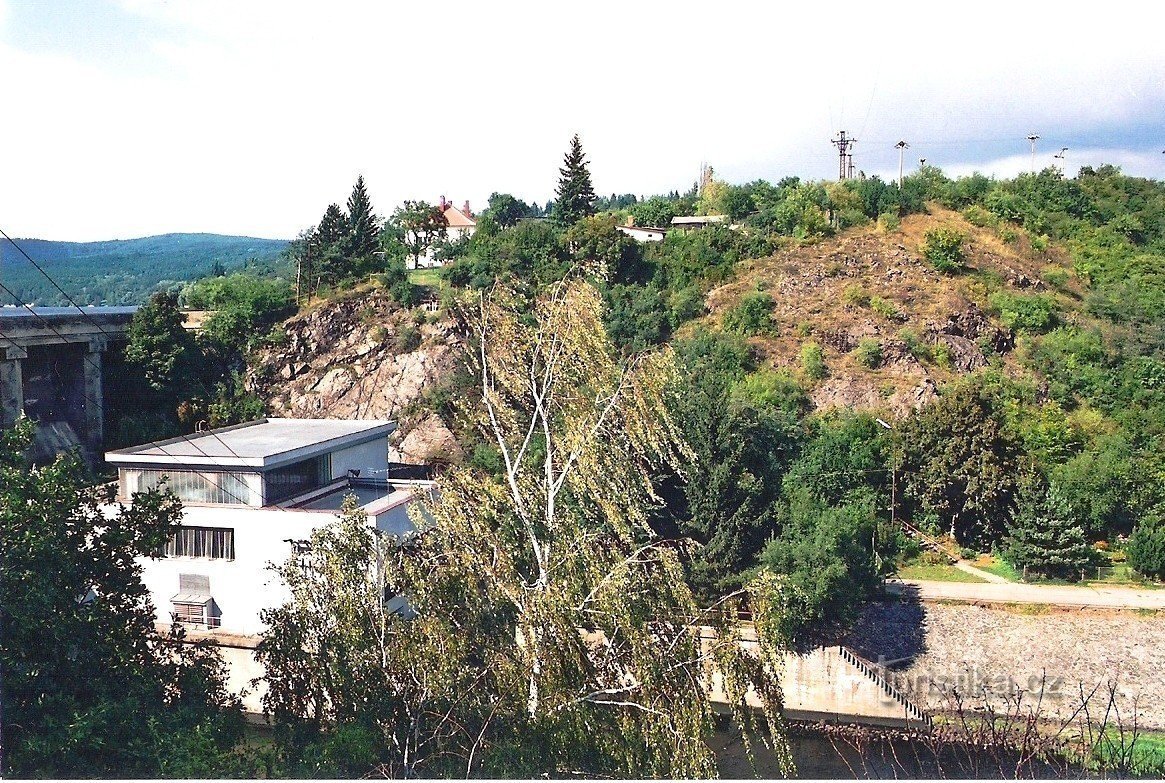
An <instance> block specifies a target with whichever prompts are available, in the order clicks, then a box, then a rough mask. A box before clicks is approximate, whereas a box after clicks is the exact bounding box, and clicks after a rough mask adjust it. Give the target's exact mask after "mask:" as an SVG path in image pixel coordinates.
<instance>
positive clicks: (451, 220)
mask: <svg viewBox="0 0 1165 783" xmlns="http://www.w3.org/2000/svg"><path fill="white" fill-rule="evenodd" d="M445 222H446V223H447V224H448V225H449V227H450V228H469V227H471V226H476V225H477V221H476V220H474V219H473V218H471V217H466V215H465V213H464V212H462V211H461V210H460V209H458V208H457V207H455V206H453V205H452V204H450V205H449V206H447V207H446V208H445Z"/></svg>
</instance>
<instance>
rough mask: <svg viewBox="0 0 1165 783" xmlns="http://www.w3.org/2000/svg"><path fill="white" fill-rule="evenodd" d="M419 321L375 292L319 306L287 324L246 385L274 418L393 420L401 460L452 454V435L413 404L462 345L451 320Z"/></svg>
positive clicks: (453, 361)
mask: <svg viewBox="0 0 1165 783" xmlns="http://www.w3.org/2000/svg"><path fill="white" fill-rule="evenodd" d="M418 320H419V319H418V318H417V315H416V312H415V311H408V310H402V309H401V308H400V307H399V306H398V305H397V304H396V303H395V302H394V301H393V300H392V299H391V298H390V297H389V296H388V295H386V294H384V293H382V292H378V291H372V292H369V293H366V294H363V295H352V296H349V297H345V298H343V299H339V300H335V301H331V302H327V303H324V304H323V305H321V306H319V307H317V308H316V309H314V310H311V311H309V312H306V313H302V314H300V315H297V316H295V317H294V318H292V319H290V320H288V321H287V322H286V323H284V325H283V328H284V330H285V334H286V340H285V341H284V342H283V343H282V344H281V345H278V346H276V347H272V348H267V349H265V350H264V351H262V352H261V353H260V354H259V356H258V357H257V360H256V361H255V362H254V363H253V365H252V367H251V370H250V373H249V376H248V387H249V388H250V389H251V390H252V391H254V392H255V393H257V394H258V395H259V396H260V397H262V398H263V399H264V400H265V401H266V402H267V405H268V409H269V410H270V412H271V414H272V415H275V416H293V417H298V418H327V417H335V418H341V419H393V420H395V421H397V422H398V423H399V425H400V428H399V429H398V431H397V433H396V434H395V435H394V437H393V439H392V441H393V443H394V444H396V448H397V454H395V455H394V457H396V458H399V459H400V460H401V461H403V462H426V461H432V460H439V459H442V458H444V457H449V456H455V455H456V451H457V446H456V442H455V441H454V438H453V435H452V433H450V432H449V430H448V429H447V428H445V426H444V424H443V423H442V422H441V420H440V418H439V417H437V416H434V415H431V414H429V413H428V412H427V411H421V410H419V407H418V405H417V403H418V402H419V400H420V399H421V398H422V397H423V396H424V394H425V393H426V392H427V391H428V390H430V389H431V388H433V387H434V386H435V385H436V384H437V383H438V382H439V380H440V379H441V378H443V377H445V376H446V375H447V374H449V373H450V372H451V371H452V370H453V368H454V367H455V365H456V363H457V362H458V361H459V360H460V357H461V351H462V345H463V342H462V339H461V337H460V336H459V335H458V334H457V333H456V331H455V325H454V324H453V323H452V322H449V321H437V322H435V323H429V322H427V321H423V322H418Z"/></svg>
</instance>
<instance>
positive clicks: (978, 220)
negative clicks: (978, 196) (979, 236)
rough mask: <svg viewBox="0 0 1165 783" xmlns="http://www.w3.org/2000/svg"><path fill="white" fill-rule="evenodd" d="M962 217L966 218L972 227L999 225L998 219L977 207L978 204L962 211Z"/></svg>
mask: <svg viewBox="0 0 1165 783" xmlns="http://www.w3.org/2000/svg"><path fill="white" fill-rule="evenodd" d="M963 217H964V218H966V219H967V222H968V223H970V224H971V225H972V226H978V227H979V228H987V227H989V226H996V225H998V224H999V218H998V217H997V216H995V215H993V214H991V213H990V212H988V211H987V210H985V209H983V207H981V206H979V205H978V204H972V205H971V206H969V207H967V208H966V209H964V210H963Z"/></svg>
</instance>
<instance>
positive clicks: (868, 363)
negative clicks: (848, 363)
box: [854, 337, 882, 370]
mask: <svg viewBox="0 0 1165 783" xmlns="http://www.w3.org/2000/svg"><path fill="white" fill-rule="evenodd" d="M854 359H856V360H857V363H858V364H860V365H861V366H862V367H865V368H866V369H868V370H876V369H878V368H879V367H881V366H882V343H880V342H879V341H878V340H875V339H874V338H872V337H865V338H862V339H861V340H860V341H859V342H858V347H857V348H856V349H854Z"/></svg>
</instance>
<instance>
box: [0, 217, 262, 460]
mask: <svg viewBox="0 0 1165 783" xmlns="http://www.w3.org/2000/svg"><path fill="white" fill-rule="evenodd" d="M0 236H3V237H4V238H5V239H7V240H8V243H9V244H11V245H12V246H13V247H14V248H16V249H17V250H18V251H20V254H21V255H22V256H24V257H25V258H27V259H28V263H30V264H32V265H33V267H35V268H36V270H37V271H38V272H40V273H41V274H42V275H44V278H45V279H46V280H48V281H49V282H50V283H52V285H53V287H54V288H56V289H57V291H59V292H60V294H61V296H63V297H65V300H66V301H67V302H68V303H69V304H71V305H72V306H73V307H74V308H76V310H77V312H79V313H80V314H81V315H82V317H84V318H85V319H86V320H87V321H89V323H91V324H93V326H95V327H97V331H99V332H101V334H103V335H104V336H105V337H106V338H107V339H109V340H113V339H114V336H113V335H111V334H110V333H109V332H107V331H105V330H104V329H102V328H101V324H99V323H97V321H96V320H94V319H93V316H91V315H90V314H89V313H87V312H85V310H84V309H83V308H82V307H81V306H80V305H79V304H77V302H76V301H74V299H73V297H71V296H69V294H68V293H67V292H66V291H65V289H63V288H61V287H60V286H59V285H58V284H57V281H56V280H54V279H53V278H52V275H50V274H49V273H48V272H46V271H45V270H44V267H42V266H41V265H40V264H38V263H37V262H36V261H35V260H34V259H33V257H32V256H30V255H29V254H28V253H26V252H25V250H24V248H23V247H21V246H20V245H18V244H16V242H15V240H13V239H12V237H10V236H8V233H7V232H6V231H4V229H3V228H0ZM5 290H7V289H5ZM9 295H10V296H12V298H13V299H15V300H16V301H18V302H21V304H23V302H22V301H21V300H20V299H19V298H18V297H17V296H16V295H15V294H12V293H11V292H9ZM24 306H25V307H28V306H27V305H24ZM28 310H29V312H33V310H32V308H31V307H29V308H28ZM33 314H34V315H37V314H36V313H35V312H33ZM38 317H39V316H38ZM40 320H41V321H42V322H45V323H46V324H47V321H44V319H43V318H41V319H40ZM54 331H56V330H54ZM57 335H58V336H60V333H59V332H58V333H57ZM62 339H64V338H62ZM209 434H210V435H212V436H213V437H214V439H215V440H217V441H218V442H219V443H221V444H222V445H223V447H224V448H225V449H226V450H227V451H229V452H230V453H231V455H232V456H234V457H235V459H238V460H242V457H241V456H239V454H238V453H237V452H236V451H235V450H234V449H232V448H231V447H230V445H229V444H228V443H227V442H226V441H224V440H223V439H222V438H220V437H219V436H218V433H216V432H214V431H213V430H211V431H210V433H209ZM192 445H193V444H192ZM199 450H200V451H201V449H199ZM203 454H204V455H205V456H206V457H207V458H208V459H209V458H210V455H209V454H206V452H203Z"/></svg>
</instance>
